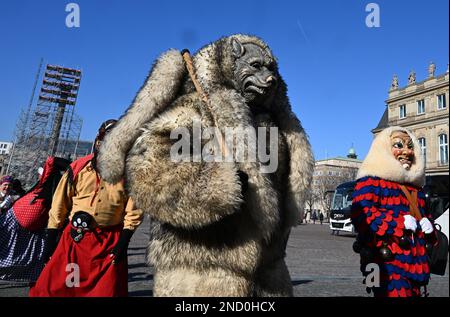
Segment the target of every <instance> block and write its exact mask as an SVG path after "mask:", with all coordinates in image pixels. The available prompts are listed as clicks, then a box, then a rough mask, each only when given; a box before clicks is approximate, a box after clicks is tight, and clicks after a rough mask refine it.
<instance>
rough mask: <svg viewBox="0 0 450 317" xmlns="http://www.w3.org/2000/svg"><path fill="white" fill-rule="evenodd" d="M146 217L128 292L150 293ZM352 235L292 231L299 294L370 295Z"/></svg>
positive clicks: (133, 249)
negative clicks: (362, 274)
mask: <svg viewBox="0 0 450 317" xmlns="http://www.w3.org/2000/svg"><path fill="white" fill-rule="evenodd" d="M148 240H149V220H148V219H145V221H144V222H143V224H142V225H141V226H140V227H139V229H138V231H137V232H136V234H135V235H134V236H133V238H132V240H131V243H130V248H129V250H128V263H129V275H128V281H129V284H128V285H129V295H130V296H135V297H142V296H152V286H153V268H152V267H149V266H148V265H147V264H146V248H147V243H148ZM353 240H354V237H352V236H346V235H340V236H334V235H331V233H330V230H329V228H328V225H327V224H323V225H319V224H316V225H313V224H308V225H301V226H298V227H296V228H294V229H293V230H292V233H291V237H290V239H289V242H288V247H287V257H286V262H287V265H288V268H289V271H290V273H291V277H292V283H293V285H294V295H295V296H301V297H316V296H317V297H333V296H359V297H361V296H364V297H366V296H370V295H368V294H367V293H366V291H365V287H364V286H363V284H362V277H361V274H360V272H359V258H358V255H357V254H355V253H354V252H353V251H352V243H353ZM428 290H429V292H430V294H431V296H437V297H448V296H449V276H448V265H447V273H446V275H445V276H436V275H432V278H431V281H430V284H429V287H428ZM6 296H8V297H10V296H19V297H24V296H28V287H27V286H26V285H20V284H14V283H7V282H0V297H6Z"/></svg>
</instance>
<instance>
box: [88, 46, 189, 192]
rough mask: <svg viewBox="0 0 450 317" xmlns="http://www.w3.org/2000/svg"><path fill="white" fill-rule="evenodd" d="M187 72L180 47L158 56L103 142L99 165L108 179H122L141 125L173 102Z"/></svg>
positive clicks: (104, 177) (112, 181) (103, 175)
mask: <svg viewBox="0 0 450 317" xmlns="http://www.w3.org/2000/svg"><path fill="white" fill-rule="evenodd" d="M185 74H186V68H185V66H184V62H183V58H182V56H181V54H180V52H178V51H177V50H169V51H168V52H166V53H164V54H162V55H161V57H159V58H158V60H157V61H156V63H155V65H154V66H153V69H152V71H151V72H150V74H149V76H148V77H147V79H146V81H145V83H144V85H143V86H142V87H141V89H140V90H139V93H138V94H137V96H136V97H135V99H134V101H133V102H132V104H131V106H130V108H129V109H128V110H127V111H126V113H125V114H124V115H123V116H122V117H121V118H120V119H119V121H118V122H117V124H116V126H115V127H114V128H113V129H112V131H111V132H110V133H108V135H106V137H105V139H104V141H103V142H102V145H101V147H100V151H99V155H98V158H97V166H98V168H99V171H100V175H101V176H102V178H103V179H104V180H105V181H107V182H110V183H117V182H119V181H120V180H121V179H122V177H123V174H124V169H125V157H126V154H127V152H128V150H129V149H130V147H131V145H132V144H133V142H134V141H135V140H136V138H137V137H138V135H139V134H140V130H139V128H141V127H142V126H143V125H144V124H145V123H147V122H149V121H150V120H151V119H152V118H153V117H154V116H155V115H156V114H158V113H159V112H160V111H161V110H163V109H165V108H166V107H167V106H168V105H169V104H171V103H172V101H173V100H174V99H175V97H176V94H177V93H178V90H179V88H180V86H181V84H182V78H183V76H184V75H185Z"/></svg>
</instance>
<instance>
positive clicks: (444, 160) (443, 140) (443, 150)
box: [439, 134, 448, 165]
mask: <svg viewBox="0 0 450 317" xmlns="http://www.w3.org/2000/svg"><path fill="white" fill-rule="evenodd" d="M439 163H441V164H443V165H444V164H448V138H447V134H440V135H439Z"/></svg>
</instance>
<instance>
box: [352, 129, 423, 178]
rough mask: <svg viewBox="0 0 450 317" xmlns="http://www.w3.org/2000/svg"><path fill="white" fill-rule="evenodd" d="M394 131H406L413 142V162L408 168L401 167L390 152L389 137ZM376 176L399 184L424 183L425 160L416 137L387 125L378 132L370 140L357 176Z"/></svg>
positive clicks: (408, 132)
mask: <svg viewBox="0 0 450 317" xmlns="http://www.w3.org/2000/svg"><path fill="white" fill-rule="evenodd" d="M395 131H403V132H406V133H407V134H408V135H409V136H410V137H411V139H412V141H413V143H414V162H413V164H412V166H411V168H410V169H409V170H406V169H404V168H403V166H402V165H401V163H400V162H399V161H397V160H396V159H395V157H394V155H393V154H392V152H391V140H390V137H391V135H392V133H393V132H395ZM365 176H377V177H380V178H382V179H386V180H390V181H394V182H397V183H400V184H413V185H416V186H418V187H422V186H423V185H425V162H424V159H423V156H422V153H421V152H420V145H419V142H418V141H417V138H416V137H415V136H414V135H413V134H412V133H411V132H410V131H409V130H407V129H405V128H402V127H396V126H394V127H389V128H387V129H384V130H383V131H381V132H380V134H378V135H377V136H376V138H375V140H374V141H373V142H372V146H371V147H370V150H369V153H368V154H367V157H366V159H365V160H364V161H363V163H362V165H361V167H360V169H359V171H358V175H357V178H358V179H359V178H362V177H365Z"/></svg>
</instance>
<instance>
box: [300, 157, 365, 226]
mask: <svg viewBox="0 0 450 317" xmlns="http://www.w3.org/2000/svg"><path fill="white" fill-rule="evenodd" d="M361 164H362V161H361V160H359V159H358V157H357V155H356V153H355V150H354V149H353V148H351V149H350V151H349V153H348V155H347V157H334V158H328V159H324V160H317V161H316V163H315V166H314V173H313V179H312V186H311V189H310V191H309V192H308V195H307V198H306V205H305V220H306V221H307V222H310V221H311V219H312V218H314V214H315V215H316V218H317V217H319V215H320V214H322V215H323V216H324V219H325V220H327V219H329V211H330V206H331V201H332V197H333V193H334V191H335V189H336V187H337V186H338V185H339V184H342V183H344V182H348V181H353V180H355V178H356V174H357V172H358V169H359V167H360V166H361Z"/></svg>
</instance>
